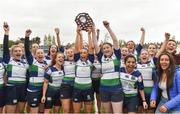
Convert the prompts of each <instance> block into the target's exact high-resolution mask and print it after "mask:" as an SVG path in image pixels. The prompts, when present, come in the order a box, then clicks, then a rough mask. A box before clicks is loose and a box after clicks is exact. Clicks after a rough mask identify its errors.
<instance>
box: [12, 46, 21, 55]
mask: <svg viewBox="0 0 180 114" xmlns="http://www.w3.org/2000/svg"><path fill="white" fill-rule="evenodd" d="M15 48H20V49H21V50H22V48H21V47H20V46H18V45H13V46H11V48H10V54H11V56H12V53H13V51H14V49H15Z"/></svg>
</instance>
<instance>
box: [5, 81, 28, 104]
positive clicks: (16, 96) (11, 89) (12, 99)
mask: <svg viewBox="0 0 180 114" xmlns="http://www.w3.org/2000/svg"><path fill="white" fill-rule="evenodd" d="M26 89H27V85H26V84H21V85H13V86H6V87H5V100H6V101H5V103H6V105H15V104H17V103H18V102H26V93H27V90H26Z"/></svg>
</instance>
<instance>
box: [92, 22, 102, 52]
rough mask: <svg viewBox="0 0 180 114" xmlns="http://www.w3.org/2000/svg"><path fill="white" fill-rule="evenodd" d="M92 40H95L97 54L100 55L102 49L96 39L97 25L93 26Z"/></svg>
mask: <svg viewBox="0 0 180 114" xmlns="http://www.w3.org/2000/svg"><path fill="white" fill-rule="evenodd" d="M92 40H93V44H94V49H95V53H96V54H98V53H99V51H100V48H99V45H98V40H97V38H96V29H95V25H93V27H92Z"/></svg>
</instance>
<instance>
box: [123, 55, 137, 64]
mask: <svg viewBox="0 0 180 114" xmlns="http://www.w3.org/2000/svg"><path fill="white" fill-rule="evenodd" d="M129 58H133V59H134V60H135V62H136V58H135V57H134V55H132V54H130V55H127V56H126V57H125V58H124V63H126V62H127V60H128V59H129Z"/></svg>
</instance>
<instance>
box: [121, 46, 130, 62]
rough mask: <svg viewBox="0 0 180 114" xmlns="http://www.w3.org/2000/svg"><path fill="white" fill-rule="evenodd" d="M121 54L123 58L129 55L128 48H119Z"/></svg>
mask: <svg viewBox="0 0 180 114" xmlns="http://www.w3.org/2000/svg"><path fill="white" fill-rule="evenodd" d="M121 55H122V58H123V59H124V58H125V57H126V56H127V55H129V51H128V48H126V47H123V48H121Z"/></svg>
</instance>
